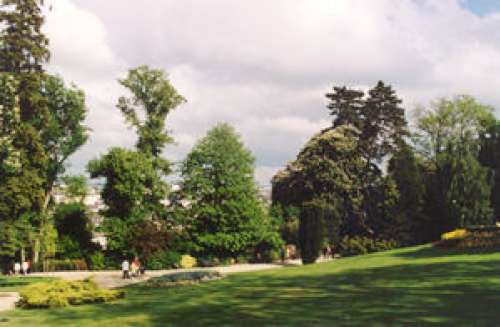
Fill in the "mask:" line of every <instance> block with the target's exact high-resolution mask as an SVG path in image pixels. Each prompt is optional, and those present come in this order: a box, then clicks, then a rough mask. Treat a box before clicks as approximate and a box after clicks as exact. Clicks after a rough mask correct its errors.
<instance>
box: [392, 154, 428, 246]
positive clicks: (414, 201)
mask: <svg viewBox="0 0 500 327" xmlns="http://www.w3.org/2000/svg"><path fill="white" fill-rule="evenodd" d="M387 170H388V174H389V176H390V177H391V178H392V179H393V180H394V182H395V183H396V187H397V191H398V194H399V198H398V202H397V204H396V206H395V212H394V214H395V215H396V219H397V221H398V222H399V224H400V229H399V237H398V238H397V239H398V240H399V241H401V242H402V243H406V244H408V243H410V244H412V243H413V244H415V243H417V244H418V243H421V242H425V240H426V237H424V236H423V234H424V233H425V229H427V228H428V226H427V224H428V221H427V219H428V218H427V217H426V216H425V215H424V212H423V207H424V198H425V182H424V167H423V164H422V162H421V161H419V159H418V158H417V157H416V155H415V153H414V150H413V149H412V148H411V147H410V146H409V145H407V144H405V145H404V146H402V147H401V148H400V149H399V151H397V152H396V153H395V154H394V156H393V157H392V158H391V159H390V160H389V163H388V168H387Z"/></svg>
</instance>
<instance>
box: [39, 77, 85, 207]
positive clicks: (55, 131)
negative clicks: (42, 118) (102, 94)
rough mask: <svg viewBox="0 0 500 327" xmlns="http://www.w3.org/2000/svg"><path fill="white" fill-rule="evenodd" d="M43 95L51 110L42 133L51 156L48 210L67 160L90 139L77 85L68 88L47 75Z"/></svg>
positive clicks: (47, 194)
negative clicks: (53, 191) (55, 184)
mask: <svg viewBox="0 0 500 327" xmlns="http://www.w3.org/2000/svg"><path fill="white" fill-rule="evenodd" d="M40 93H41V96H43V97H45V98H46V99H47V102H48V103H47V105H48V110H49V115H48V121H47V124H46V127H45V128H44V129H43V130H42V133H41V138H42V142H43V145H44V149H45V152H46V153H47V156H48V167H47V173H46V182H45V187H44V188H45V194H46V196H45V204H44V205H45V207H47V205H48V203H49V200H50V197H51V192H52V188H53V187H54V183H55V182H56V180H57V178H58V176H60V175H61V174H62V173H64V171H65V162H66V160H67V159H68V157H69V156H70V155H72V154H73V153H74V152H75V151H76V150H78V149H79V148H80V147H81V146H82V145H83V144H85V142H86V141H87V139H88V133H87V131H88V129H87V128H86V127H85V126H84V125H83V121H84V120H85V117H86V113H87V109H86V107H85V94H84V93H83V91H82V90H79V89H77V88H76V87H75V86H71V87H67V86H66V85H65V84H64V81H63V80H62V79H61V78H59V77H55V76H48V77H47V78H46V80H45V81H44V82H43V84H42V89H41V92H40Z"/></svg>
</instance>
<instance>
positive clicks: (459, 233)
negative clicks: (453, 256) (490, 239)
mask: <svg viewBox="0 0 500 327" xmlns="http://www.w3.org/2000/svg"><path fill="white" fill-rule="evenodd" d="M466 235H467V231H466V230H465V229H455V230H454V231H452V232H448V233H444V234H443V235H441V239H442V240H452V239H460V238H464V237H465V236H466Z"/></svg>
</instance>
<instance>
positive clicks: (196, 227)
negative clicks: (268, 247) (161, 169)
mask: <svg viewBox="0 0 500 327" xmlns="http://www.w3.org/2000/svg"><path fill="white" fill-rule="evenodd" d="M254 160H255V159H254V157H253V156H252V154H251V153H250V151H248V150H247V149H245V148H244V146H243V143H242V142H241V140H240V137H239V136H238V135H237V134H236V132H235V131H234V129H233V128H232V127H231V126H229V125H227V124H221V125H217V126H216V127H214V128H213V129H212V130H210V131H209V132H208V134H207V135H206V136H205V137H204V138H203V139H201V140H200V141H199V142H198V143H197V144H196V145H195V146H194V148H193V149H192V150H191V152H190V153H189V154H188V156H187V158H186V160H185V161H184V163H183V165H182V171H181V173H182V177H183V182H182V193H183V194H184V196H185V197H186V198H187V199H188V200H189V201H190V208H189V209H188V213H187V215H188V217H190V219H188V221H187V225H186V229H187V235H188V237H189V238H190V239H191V241H192V243H193V246H194V251H195V252H196V253H198V254H199V255H215V256H217V257H219V258H228V257H233V258H235V257H237V256H238V255H240V254H242V253H245V252H247V251H249V250H251V249H252V248H253V247H255V246H257V245H258V244H259V243H261V242H263V241H266V239H267V238H269V236H270V234H266V233H264V231H262V226H266V225H268V222H269V221H270V217H268V216H267V214H266V212H265V210H264V207H263V204H262V203H261V202H260V200H259V197H258V190H257V186H256V184H255V181H254V179H253V173H254ZM271 234H272V233H271ZM263 237H264V238H266V239H263Z"/></svg>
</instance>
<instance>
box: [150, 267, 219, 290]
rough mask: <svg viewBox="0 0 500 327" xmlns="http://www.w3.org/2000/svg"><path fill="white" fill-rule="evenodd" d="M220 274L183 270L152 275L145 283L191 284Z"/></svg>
mask: <svg viewBox="0 0 500 327" xmlns="http://www.w3.org/2000/svg"><path fill="white" fill-rule="evenodd" d="M222 277H223V276H222V274H221V273H219V272H218V271H212V270H197V271H184V272H179V273H173V274H166V275H163V276H159V277H152V278H150V279H149V280H148V281H147V282H146V285H147V286H150V287H165V286H174V285H179V284H193V283H198V282H205V281H209V280H214V279H220V278H222Z"/></svg>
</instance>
